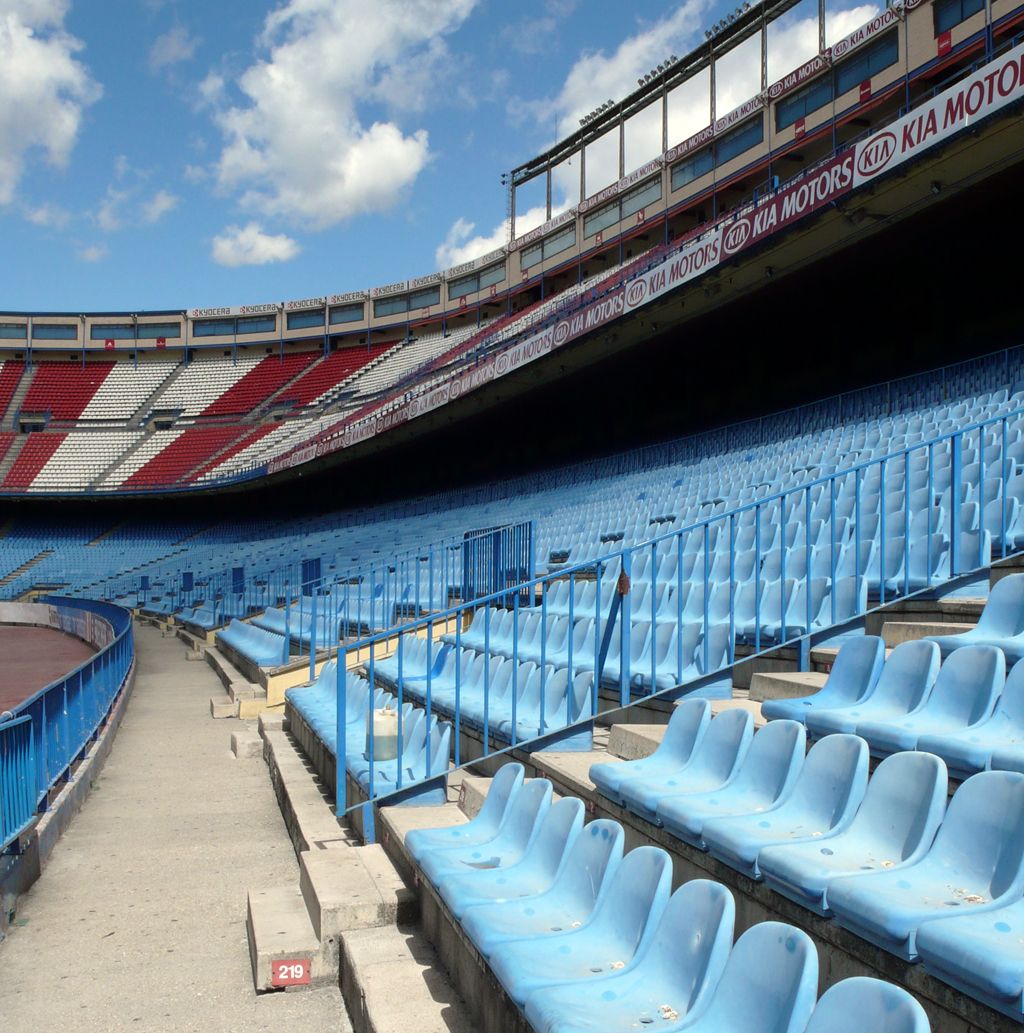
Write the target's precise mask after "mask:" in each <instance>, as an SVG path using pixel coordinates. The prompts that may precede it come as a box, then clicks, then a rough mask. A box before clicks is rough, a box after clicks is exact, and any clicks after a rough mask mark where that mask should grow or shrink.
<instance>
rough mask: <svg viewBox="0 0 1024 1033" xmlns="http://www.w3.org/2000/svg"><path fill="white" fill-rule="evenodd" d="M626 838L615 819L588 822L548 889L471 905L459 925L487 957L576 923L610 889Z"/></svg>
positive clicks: (581, 922)
mask: <svg viewBox="0 0 1024 1033" xmlns="http://www.w3.org/2000/svg"><path fill="white" fill-rule="evenodd" d="M624 841H625V835H624V833H623V830H622V826H621V825H620V824H619V823H618V822H617V821H610V820H608V819H607V818H598V819H597V820H596V821H592V822H590V823H589V824H588V825H587V826H586V827H585V828H584V829H583V831H582V832H581V833H580V834H579V835H578V836H577V837H576V840H575V842H574V843H573V845H572V846H571V847H570V848H569V852H568V855H567V856H566V859H565V863H564V864H563V865H562V867H561V869H560V870H559V873H558V875H557V876H556V878H555V881H554V882H553V883H552V884H551V887H550V888H549V889H547V890H545V891H544V892H543V893H538V894H537V895H536V896H533V897H526V898H522V899H519V900H513V901H504V902H501V903H489V904H474V905H471V906H469V907H467V908H466V910H465V913H464V915H463V918H462V927H463V930H464V931H465V933H466V935H467V936H468V937H469V939H470V940H472V942H473V943H474V944H475V946H476V948H477V950H479V951H480V953H481V954H482V955H483V956H484V957H485V958H486V957H489V956H490V954H491V951H492V950H493V949H494V948H495V946H497V945H498V944H499V943H506V942H508V941H511V940H534V939H536V938H537V937H538V936H547V935H548V934H550V933H558V932H562V931H563V930H566V929H574V928H577V927H579V926H580V925H582V924H583V923H584V922H586V921H587V919H588V918H589V917H590V915H591V913H592V912H593V910H594V908H595V906H596V905H597V903H598V901H599V900H601V899H602V898H603V896H604V895H605V894H606V893H607V892H608V886H609V884H610V882H611V876H612V875H613V874H614V872H615V871H616V870H617V869H618V866H619V864H620V863H621V861H622V851H623V843H624Z"/></svg>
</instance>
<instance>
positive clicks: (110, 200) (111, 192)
mask: <svg viewBox="0 0 1024 1033" xmlns="http://www.w3.org/2000/svg"><path fill="white" fill-rule="evenodd" d="M128 197H129V191H127V190H117V189H115V188H114V187H112V186H110V187H107V193H106V195H105V196H104V198H103V200H102V201H100V205H99V207H98V208H97V209H96V224H97V225H98V226H99V228H100V229H101V230H103V232H104V233H116V232H117V231H118V230H119V229H121V227H122V226H124V219H125V217H124V206H125V204H126V202H127V201H128Z"/></svg>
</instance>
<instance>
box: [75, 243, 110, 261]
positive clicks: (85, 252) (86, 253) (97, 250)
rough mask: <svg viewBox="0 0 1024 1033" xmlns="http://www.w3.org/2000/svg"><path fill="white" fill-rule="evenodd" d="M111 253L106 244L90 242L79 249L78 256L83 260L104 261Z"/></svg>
mask: <svg viewBox="0 0 1024 1033" xmlns="http://www.w3.org/2000/svg"><path fill="white" fill-rule="evenodd" d="M109 253H110V251H109V249H108V248H107V245H106V244H90V245H88V246H87V247H81V248H79V249H78V257H79V259H80V260H81V261H83V262H90V263H95V262H102V261H103V259H104V258H106V257H107V255H108V254H109Z"/></svg>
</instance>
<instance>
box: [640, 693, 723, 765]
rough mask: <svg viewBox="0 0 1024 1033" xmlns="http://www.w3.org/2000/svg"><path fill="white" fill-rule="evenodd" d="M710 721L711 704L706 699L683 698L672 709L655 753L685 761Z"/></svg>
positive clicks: (658, 755)
mask: <svg viewBox="0 0 1024 1033" xmlns="http://www.w3.org/2000/svg"><path fill="white" fill-rule="evenodd" d="M710 723H711V704H710V703H709V702H708V701H707V700H706V699H687V700H684V701H683V702H682V703H680V704H679V705H678V706H677V707H676V708H675V709H674V710H673V711H672V716H671V717H670V718H669V721H668V727H667V728H666V729H665V735H664V736H663V738H662V740H661V742H660V743H659V744H658V747H657V749H656V750H655V751H654V753H655V755H656V756H657V757H659V758H661V757H665V758H668V759H672V760H677V761H679V763H681V764H682V763H685V762H686V760H687V759H688V758H689V756H690V754H691V753H692V752H693V749H694V747H695V746H696V745H697V743H698V742H700V740H701V739H702V738H703V737H704V735H705V734H706V733H707V730H708V726H709V725H710Z"/></svg>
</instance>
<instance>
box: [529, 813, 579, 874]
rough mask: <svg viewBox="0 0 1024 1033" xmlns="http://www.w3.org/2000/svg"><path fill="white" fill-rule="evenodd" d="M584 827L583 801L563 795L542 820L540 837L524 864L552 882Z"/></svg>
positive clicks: (538, 832)
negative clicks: (546, 876)
mask: <svg viewBox="0 0 1024 1033" xmlns="http://www.w3.org/2000/svg"><path fill="white" fill-rule="evenodd" d="M582 828H583V801H582V800H579V799H577V798H576V797H573V796H563V797H562V799H561V800H559V801H558V802H557V803H553V804H552V805H551V806H550V807H549V808H548V811H547V813H546V814H545V815H544V817H543V818H542V819H541V822H540V828H539V829H538V830H537V836H536V838H535V839H534V841H533V843H531V845H530V849H529V850H528V851H527V852H526V854H525V856H524V857H523V859H522V862H521V863H522V864H523V865H528V866H529V867H530V868H531V869H533V870H535V871H538V872H541V873H543V874H545V875H548V876H549V877H550V878H551V879H552V880H553V879H554V877H555V875H556V873H557V872H558V871H559V868H560V866H561V864H562V861H563V859H564V858H565V856H566V855H567V854H568V852H569V850H570V849H571V848H572V845H573V843H575V842H576V837H577V836H578V835H579V834H580V831H581V830H582Z"/></svg>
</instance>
